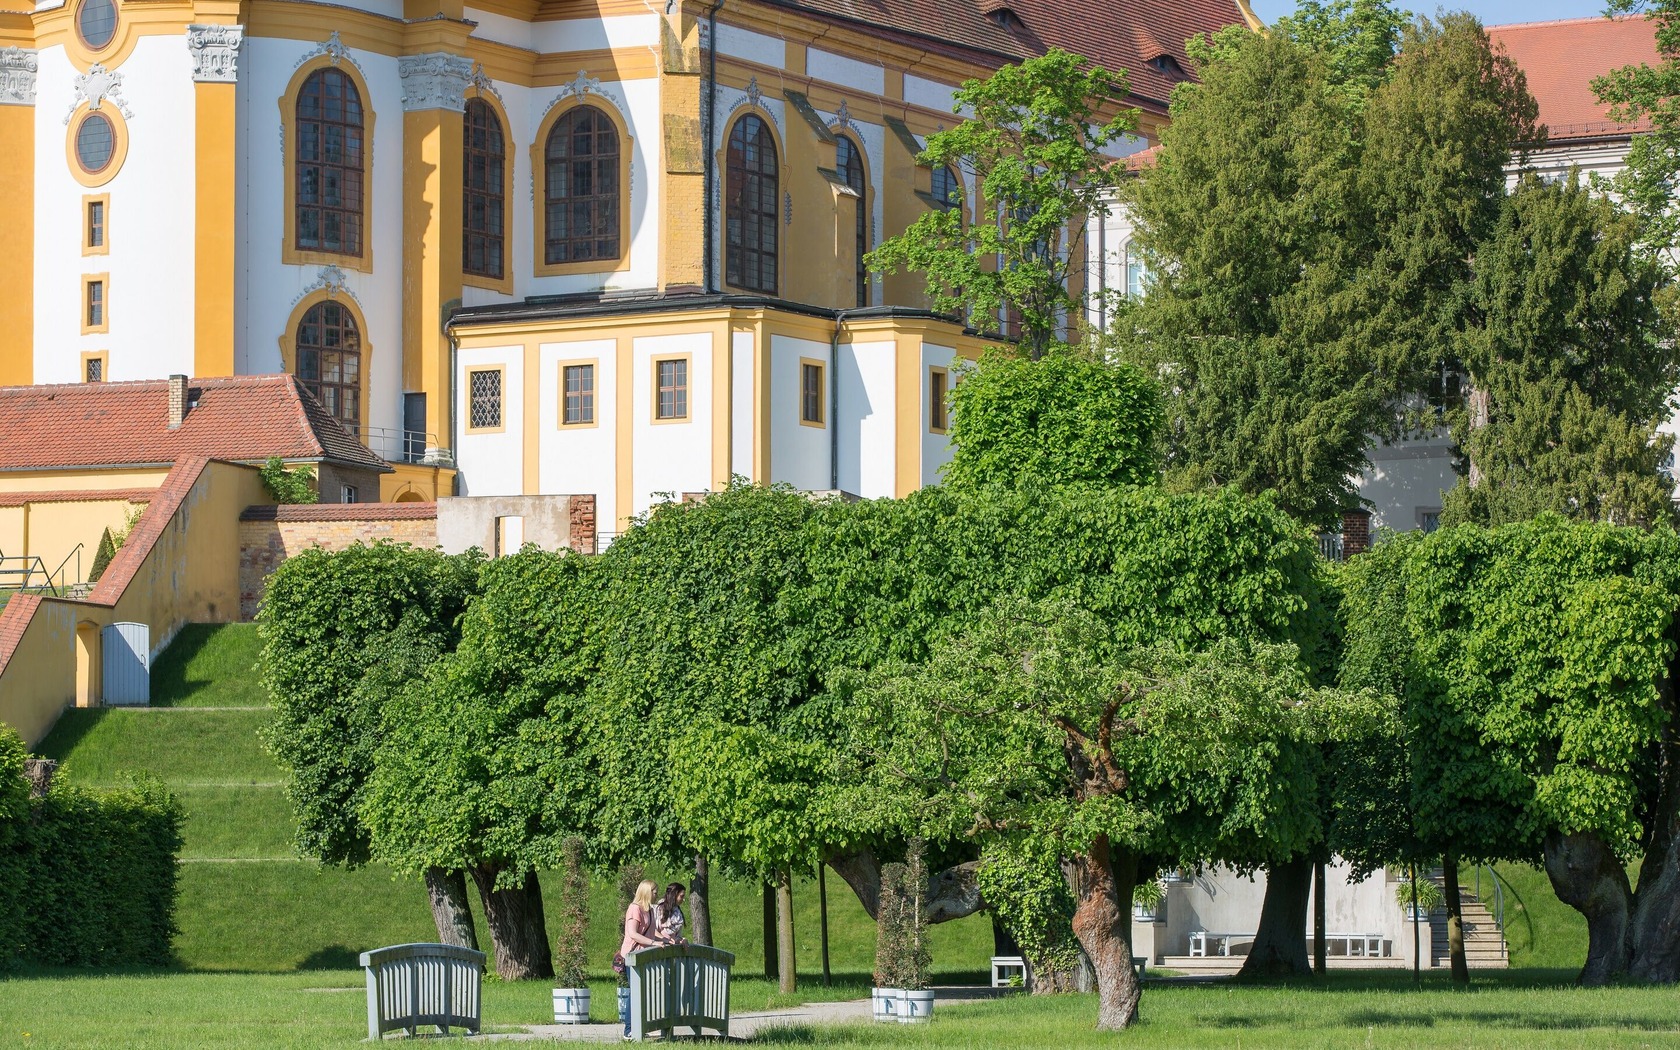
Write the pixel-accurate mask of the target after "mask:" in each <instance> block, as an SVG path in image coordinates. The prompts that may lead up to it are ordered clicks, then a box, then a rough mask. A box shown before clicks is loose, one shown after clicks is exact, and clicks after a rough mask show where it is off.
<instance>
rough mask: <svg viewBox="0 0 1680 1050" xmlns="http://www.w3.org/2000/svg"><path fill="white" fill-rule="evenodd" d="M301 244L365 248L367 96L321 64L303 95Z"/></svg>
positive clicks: (349, 250) (357, 251)
mask: <svg viewBox="0 0 1680 1050" xmlns="http://www.w3.org/2000/svg"><path fill="white" fill-rule="evenodd" d="M297 130H298V144H297V174H296V178H297V245H296V247H297V249H298V250H299V251H320V252H338V253H340V254H343V255H361V254H362V170H363V156H362V96H361V93H360V92H358V91H357V90H356V85H355V83H354V82H352V81H351V79H350V78H349V77H348V76H346V75H345V74H344V73H342V72H340V71H339V70H336V69H318V70H316V71H315V72H313V73H311V74H310V75H309V79H307V80H305V81H304V82H303V89H302V90H301V91H299V92H298V100H297Z"/></svg>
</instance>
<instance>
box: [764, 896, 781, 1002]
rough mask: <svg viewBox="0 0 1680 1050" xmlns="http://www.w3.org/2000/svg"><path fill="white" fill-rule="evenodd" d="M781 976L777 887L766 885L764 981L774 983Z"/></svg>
mask: <svg viewBox="0 0 1680 1050" xmlns="http://www.w3.org/2000/svg"><path fill="white" fill-rule="evenodd" d="M780 976H781V966H780V965H779V964H778V963H777V960H776V887H775V886H772V885H771V884H770V883H768V882H766V883H765V884H764V979H765V980H767V981H774V980H776V979H777V978H779V977H780Z"/></svg>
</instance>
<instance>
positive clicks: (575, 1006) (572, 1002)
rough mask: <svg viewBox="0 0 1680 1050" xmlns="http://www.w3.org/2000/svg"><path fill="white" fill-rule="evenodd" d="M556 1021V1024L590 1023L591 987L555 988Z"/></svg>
mask: <svg viewBox="0 0 1680 1050" xmlns="http://www.w3.org/2000/svg"><path fill="white" fill-rule="evenodd" d="M554 1023H555V1024H588V1023H589V989H587V988H556V989H554Z"/></svg>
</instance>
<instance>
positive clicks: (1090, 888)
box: [1073, 835, 1143, 1031]
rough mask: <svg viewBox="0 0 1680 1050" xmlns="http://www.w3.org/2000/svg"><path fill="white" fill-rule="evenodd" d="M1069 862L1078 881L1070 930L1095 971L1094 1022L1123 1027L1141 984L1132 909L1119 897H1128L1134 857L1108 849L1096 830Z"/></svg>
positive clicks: (1129, 1021)
mask: <svg viewBox="0 0 1680 1050" xmlns="http://www.w3.org/2000/svg"><path fill="white" fill-rule="evenodd" d="M1073 865H1074V868H1075V872H1076V876H1077V881H1078V883H1079V906H1078V907H1077V908H1075V909H1074V912H1073V934H1074V936H1075V937H1078V938H1079V945H1080V947H1082V948H1084V949H1085V954H1086V955H1087V956H1089V957H1090V959H1091V969H1092V970H1093V971H1094V972H1095V974H1096V978H1097V1027H1098V1028H1099V1029H1103V1030H1107V1031H1118V1030H1119V1029H1122V1028H1128V1027H1130V1026H1131V1024H1132V1022H1134V1021H1136V1020H1137V1016H1138V1002H1139V1000H1140V999H1142V997H1143V988H1142V986H1141V985H1140V984H1139V983H1138V978H1137V971H1136V970H1134V969H1132V946H1131V932H1132V929H1131V927H1132V910H1131V908H1129V907H1121V904H1120V902H1121V901H1129V900H1131V899H1132V889H1133V887H1134V885H1135V884H1136V882H1137V857H1135V856H1133V855H1132V854H1131V853H1130V852H1129V851H1127V850H1124V849H1119V850H1117V849H1113V848H1112V847H1111V845H1110V843H1109V841H1108V836H1106V835H1098V836H1097V837H1096V839H1095V840H1094V841H1093V842H1092V843H1091V848H1090V849H1089V850H1088V851H1087V852H1085V853H1084V854H1082V855H1080V856H1076V857H1075V858H1074V859H1073Z"/></svg>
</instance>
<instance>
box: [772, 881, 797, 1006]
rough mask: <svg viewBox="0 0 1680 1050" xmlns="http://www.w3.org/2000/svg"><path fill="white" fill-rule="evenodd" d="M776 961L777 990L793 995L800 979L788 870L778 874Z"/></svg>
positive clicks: (791, 885) (790, 882)
mask: <svg viewBox="0 0 1680 1050" xmlns="http://www.w3.org/2000/svg"><path fill="white" fill-rule="evenodd" d="M776 961H777V962H778V963H779V964H780V965H779V966H778V967H777V973H776V978H777V988H778V990H779V991H781V993H782V994H783V995H792V994H793V992H794V989H795V987H796V986H797V984H798V981H799V978H798V975H797V973H796V972H795V967H794V963H795V962H796V961H797V960H796V959H795V958H794V954H793V877H792V875H791V874H790V873H789V872H788V869H786V868H783V869H782V870H781V871H779V872H777V873H776Z"/></svg>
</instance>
